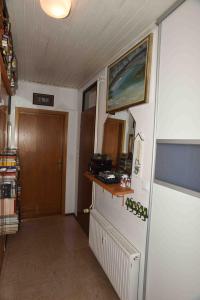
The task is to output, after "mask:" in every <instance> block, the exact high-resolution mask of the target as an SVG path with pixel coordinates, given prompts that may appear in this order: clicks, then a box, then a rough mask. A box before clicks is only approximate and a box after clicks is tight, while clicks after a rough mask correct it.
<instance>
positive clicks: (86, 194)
mask: <svg viewBox="0 0 200 300" xmlns="http://www.w3.org/2000/svg"><path fill="white" fill-rule="evenodd" d="M95 119H96V107H93V108H90V109H88V110H86V111H84V112H82V115H81V133H80V150H79V181H78V215H77V219H78V222H79V223H80V225H81V227H82V228H83V230H84V231H85V232H86V234H88V233H89V214H84V213H83V209H85V208H89V207H90V205H91V203H92V183H91V182H90V181H89V180H88V179H87V178H85V177H84V176H83V173H84V172H85V171H87V170H88V163H89V161H90V158H91V156H92V154H93V153H94V138H95Z"/></svg>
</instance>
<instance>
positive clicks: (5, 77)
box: [0, 53, 12, 96]
mask: <svg viewBox="0 0 200 300" xmlns="http://www.w3.org/2000/svg"><path fill="white" fill-rule="evenodd" d="M0 68H1V77H2V80H3V83H4V86H5V89H6V91H7V93H8V95H9V96H12V91H11V87H10V81H9V79H8V75H7V72H6V68H5V64H4V61H3V58H2V55H1V53H0Z"/></svg>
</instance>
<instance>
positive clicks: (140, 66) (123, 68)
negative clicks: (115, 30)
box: [106, 34, 153, 113]
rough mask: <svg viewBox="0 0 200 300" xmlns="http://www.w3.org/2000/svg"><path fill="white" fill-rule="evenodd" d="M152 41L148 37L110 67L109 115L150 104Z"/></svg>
mask: <svg viewBox="0 0 200 300" xmlns="http://www.w3.org/2000/svg"><path fill="white" fill-rule="evenodd" d="M152 40H153V35H152V34H150V35H148V36H147V37H146V38H145V39H143V40H142V41H141V42H140V43H138V44H137V45H136V46H134V47H133V48H132V49H131V50H129V51H128V52H127V53H125V54H124V55H123V56H122V57H120V58H119V59H118V60H117V61H116V62H114V63H113V64H111V65H110V66H109V67H108V74H107V75H108V82H107V109H106V111H107V112H108V113H109V112H111V113H112V112H116V111H120V110H124V109H126V108H128V107H130V106H133V105H138V104H141V103H145V102H148V91H149V79H150V69H151V52H152Z"/></svg>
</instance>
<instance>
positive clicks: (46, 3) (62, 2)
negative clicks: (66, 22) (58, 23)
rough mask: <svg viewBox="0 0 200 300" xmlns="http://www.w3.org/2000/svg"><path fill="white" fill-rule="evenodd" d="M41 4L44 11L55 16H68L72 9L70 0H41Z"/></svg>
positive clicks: (60, 17)
mask: <svg viewBox="0 0 200 300" xmlns="http://www.w3.org/2000/svg"><path fill="white" fill-rule="evenodd" d="M40 5H41V7H42V9H43V10H44V12H45V13H46V14H47V15H48V16H50V17H53V18H56V19H63V18H66V17H67V16H68V14H69V12H70V9H71V1H70V0H40Z"/></svg>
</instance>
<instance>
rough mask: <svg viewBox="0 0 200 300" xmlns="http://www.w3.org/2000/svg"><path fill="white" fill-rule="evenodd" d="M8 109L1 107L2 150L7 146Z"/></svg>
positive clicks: (0, 139) (0, 133)
mask: <svg viewBox="0 0 200 300" xmlns="http://www.w3.org/2000/svg"><path fill="white" fill-rule="evenodd" d="M6 131H7V107H5V106H0V149H4V148H5V146H6Z"/></svg>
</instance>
